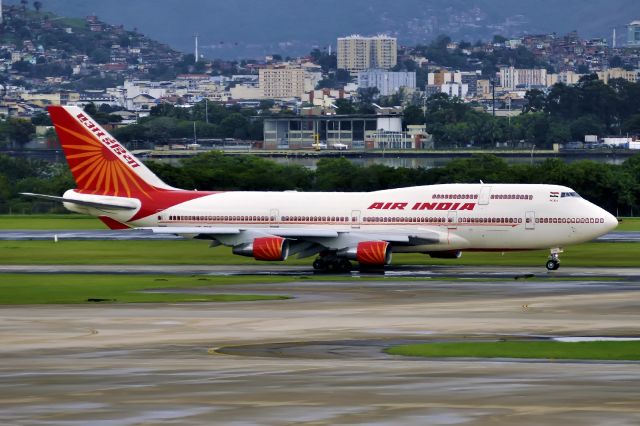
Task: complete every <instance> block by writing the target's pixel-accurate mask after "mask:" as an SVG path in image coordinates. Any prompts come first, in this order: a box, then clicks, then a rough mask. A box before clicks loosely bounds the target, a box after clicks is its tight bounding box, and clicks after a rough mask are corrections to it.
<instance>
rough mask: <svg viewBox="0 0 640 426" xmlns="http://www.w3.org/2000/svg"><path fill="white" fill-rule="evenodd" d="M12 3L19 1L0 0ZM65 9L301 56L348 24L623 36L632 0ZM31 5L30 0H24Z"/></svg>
mask: <svg viewBox="0 0 640 426" xmlns="http://www.w3.org/2000/svg"><path fill="white" fill-rule="evenodd" d="M4 3H5V4H19V1H18V0H4ZM42 3H43V9H44V10H50V11H53V12H56V13H58V14H61V15H64V16H77V17H84V16H87V15H92V14H96V15H98V17H99V18H100V19H101V20H103V21H105V22H108V23H110V24H124V25H125V27H126V28H127V29H134V28H137V29H138V30H139V31H141V32H142V33H144V34H145V35H147V36H150V37H152V38H154V39H157V40H159V41H161V42H164V43H167V44H169V45H171V46H172V47H174V48H176V49H179V50H182V51H192V50H193V35H194V34H195V33H198V34H199V40H200V46H201V50H200V52H201V53H203V54H204V55H205V56H207V57H210V58H217V57H218V58H249V57H259V56H263V55H265V54H270V53H279V54H282V55H284V56H286V55H292V56H293V55H300V54H304V53H308V52H309V51H310V50H311V49H312V48H313V47H320V48H324V47H327V46H328V45H333V46H334V48H335V44H336V38H337V37H339V36H345V35H349V34H353V33H360V34H367V35H370V34H376V33H387V34H391V35H395V36H397V37H398V38H399V41H400V43H403V44H417V43H427V42H429V41H430V40H432V39H433V38H434V37H436V36H437V35H439V34H447V35H449V36H451V37H452V38H453V39H454V40H463V39H464V40H468V41H475V40H478V39H483V40H487V39H490V38H491V37H492V36H493V35H495V34H500V35H504V36H519V35H522V34H526V33H550V32H556V33H558V34H565V33H568V32H570V31H573V30H577V31H578V33H579V34H580V35H581V36H583V37H604V38H607V39H608V40H610V39H611V34H612V31H613V28H617V33H618V43H619V44H620V43H623V42H625V41H626V39H625V37H626V32H625V27H624V26H625V25H626V24H628V23H629V22H630V21H631V20H633V19H636V18H640V1H638V0H536V1H531V0H396V1H389V0H109V1H104V0H101V1H98V0H44V1H42ZM30 4H31V2H30Z"/></svg>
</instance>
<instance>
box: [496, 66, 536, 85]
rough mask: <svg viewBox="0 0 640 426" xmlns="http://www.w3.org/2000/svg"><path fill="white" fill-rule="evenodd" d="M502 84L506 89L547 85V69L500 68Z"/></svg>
mask: <svg viewBox="0 0 640 426" xmlns="http://www.w3.org/2000/svg"><path fill="white" fill-rule="evenodd" d="M500 85H501V86H502V89H504V90H515V89H530V88H532V87H546V86H547V70H546V69H535V68H514V67H503V68H500Z"/></svg>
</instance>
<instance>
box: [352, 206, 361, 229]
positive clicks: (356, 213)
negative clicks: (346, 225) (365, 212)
mask: <svg viewBox="0 0 640 426" xmlns="http://www.w3.org/2000/svg"><path fill="white" fill-rule="evenodd" d="M351 227H352V228H353V229H359V228H360V210H351Z"/></svg>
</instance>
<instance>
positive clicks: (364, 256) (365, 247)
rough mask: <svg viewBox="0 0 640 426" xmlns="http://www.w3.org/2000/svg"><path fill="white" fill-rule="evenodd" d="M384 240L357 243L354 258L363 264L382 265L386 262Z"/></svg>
mask: <svg viewBox="0 0 640 426" xmlns="http://www.w3.org/2000/svg"><path fill="white" fill-rule="evenodd" d="M388 246H389V243H387V242H386V241H367V242H362V243H359V244H358V249H357V255H356V258H357V259H356V260H357V261H358V262H360V263H362V264H365V265H384V264H385V263H386V260H387V259H386V254H387V247H388Z"/></svg>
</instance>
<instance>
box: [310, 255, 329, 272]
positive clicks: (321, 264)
mask: <svg viewBox="0 0 640 426" xmlns="http://www.w3.org/2000/svg"><path fill="white" fill-rule="evenodd" d="M326 267H327V265H326V264H325V261H324V260H323V259H322V258H320V257H319V258H317V259H316V260H314V261H313V269H315V270H316V271H324V270H325V268H326Z"/></svg>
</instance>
